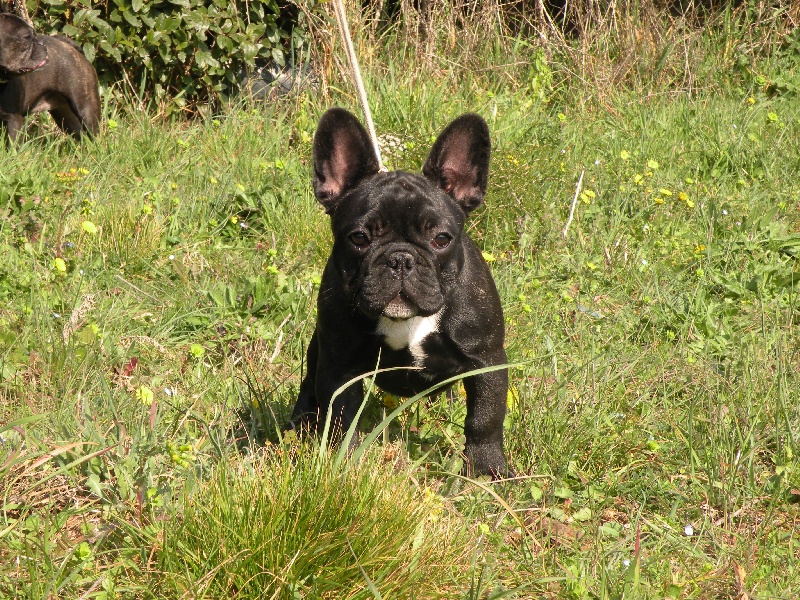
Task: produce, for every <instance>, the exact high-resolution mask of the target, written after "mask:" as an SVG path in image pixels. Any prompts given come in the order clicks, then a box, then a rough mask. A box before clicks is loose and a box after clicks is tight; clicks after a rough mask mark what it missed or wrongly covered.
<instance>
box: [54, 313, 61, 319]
mask: <svg viewBox="0 0 800 600" xmlns="http://www.w3.org/2000/svg"><path fill="white" fill-rule="evenodd" d="M53 318H54V319H60V318H61V315H60V314H58V313H53Z"/></svg>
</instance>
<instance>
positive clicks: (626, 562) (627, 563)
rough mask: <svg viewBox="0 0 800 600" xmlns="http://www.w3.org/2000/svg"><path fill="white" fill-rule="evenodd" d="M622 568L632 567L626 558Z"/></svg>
mask: <svg viewBox="0 0 800 600" xmlns="http://www.w3.org/2000/svg"><path fill="white" fill-rule="evenodd" d="M622 566H623V567H630V566H631V561H630V560H628V559H627V558H626V559H625V560H623V561H622Z"/></svg>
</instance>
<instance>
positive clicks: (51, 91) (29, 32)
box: [0, 14, 100, 141]
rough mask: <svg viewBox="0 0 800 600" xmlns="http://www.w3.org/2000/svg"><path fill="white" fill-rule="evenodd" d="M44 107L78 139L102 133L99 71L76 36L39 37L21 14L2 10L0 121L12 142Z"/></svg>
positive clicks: (65, 130)
mask: <svg viewBox="0 0 800 600" xmlns="http://www.w3.org/2000/svg"><path fill="white" fill-rule="evenodd" d="M44 110H47V111H50V114H51V115H52V116H53V119H55V122H56V124H57V125H58V126H59V127H60V128H61V130H62V131H64V132H66V133H70V134H72V135H73V136H74V137H75V138H80V137H81V134H83V133H84V132H89V133H92V134H95V133H97V131H98V129H99V125H100V94H99V92H98V87H97V73H96V72H95V70H94V67H92V65H91V63H90V62H89V61H88V60H86V57H85V56H84V55H83V52H82V51H81V49H80V46H78V45H77V44H76V43H75V42H73V41H72V40H70V39H68V38H65V37H63V36H47V35H37V34H36V33H35V32H34V31H33V28H31V26H30V25H28V24H27V23H26V22H25V21H23V20H22V19H20V18H19V17H17V16H15V15H11V14H0V122H3V123H4V124H5V127H6V130H7V132H8V136H9V137H10V138H11V140H12V141H13V140H15V139H16V138H17V135H18V134H19V131H20V129H22V125H23V122H24V120H25V116H26V115H29V114H31V113H37V112H41V111H44Z"/></svg>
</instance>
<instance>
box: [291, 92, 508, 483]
mask: <svg viewBox="0 0 800 600" xmlns="http://www.w3.org/2000/svg"><path fill="white" fill-rule="evenodd" d="M490 145H491V142H490V138H489V128H488V127H487V125H486V122H485V121H484V120H483V119H482V118H481V117H479V116H478V115H475V114H465V115H462V116H461V117H459V118H457V119H456V120H455V121H453V122H452V123H450V124H449V125H448V126H447V127H446V128H445V129H444V131H443V132H442V133H441V135H440V136H439V137H438V139H437V140H436V142H435V143H434V144H433V147H432V148H431V151H430V154H429V156H428V158H427V160H426V161H425V165H424V166H423V168H422V175H413V174H410V173H405V172H403V171H394V172H391V173H382V172H379V170H378V159H377V157H376V155H375V152H374V150H373V148H372V144H371V143H370V139H369V136H368V134H367V132H366V130H365V129H364V127H362V125H361V124H360V123H359V122H358V120H357V119H356V118H355V117H354V116H353V115H352V114H350V113H349V112H347V111H346V110H343V109H336V108H335V109H331V110H329V111H328V112H326V113H325V115H324V116H323V117H322V119H321V120H320V123H319V127H318V128H317V132H316V135H315V138H314V193H315V195H316V197H317V199H318V200H319V202H320V203H321V204H322V205H323V207H324V208H325V210H326V211H327V213H328V214H329V215H330V217H331V226H332V228H333V236H334V242H333V251H332V253H331V256H330V259H329V260H328V264H327V266H326V267H325V271H324V273H323V275H322V283H321V285H320V289H319V298H318V304H317V308H318V314H317V325H316V330H315V331H314V335H313V337H312V339H311V343H310V344H309V347H308V373H307V374H306V377H305V379H304V380H303V382H302V384H301V386H300V394H299V397H298V399H297V403H296V405H295V407H294V413H293V415H292V423H291V425H290V427H292V428H300V429H310V430H315V429H316V428H317V427H318V426H319V427H321V426H322V424H324V422H325V419H326V416H327V414H328V411H331V410H332V411H333V414H332V415H331V416H332V423H333V425H334V427H335V428H337V429H338V430H340V431H346V430H347V429H348V428H349V426H350V424H351V423H352V421H353V419H354V418H355V414H356V412H357V410H358V408H359V406H360V405H361V402H362V400H363V397H364V396H363V388H362V386H361V385H358V384H354V385H351V386H350V387H348V388H347V389H346V390H345V391H344V392H343V393H342V394H340V395H339V396H337V397H336V398H335V399H333V401H332V400H331V399H332V396H333V394H334V392H335V391H336V390H337V389H338V388H339V387H340V386H341V385H343V384H345V383H346V382H347V381H349V380H350V379H352V378H353V377H356V376H358V375H361V374H363V373H367V372H369V371H372V370H373V369H375V366H376V364H377V363H378V361H379V357H380V365H379V366H380V367H381V368H386V367H414V369H413V370H411V369H402V370H394V371H389V372H384V373H380V374H378V376H377V384H378V385H379V386H380V387H381V388H382V389H384V390H386V391H388V392H390V393H392V394H397V395H399V396H412V395H414V394H416V393H419V392H422V391H424V390H426V389H428V388H430V387H432V386H435V385H437V384H439V383H442V382H443V381H445V380H446V379H448V378H450V377H454V376H458V375H463V374H465V373H467V372H469V371H472V370H475V369H479V368H482V367H488V366H497V365H504V364H506V353H505V350H504V349H503V341H504V336H505V328H504V320H503V310H502V307H501V305H500V297H499V295H498V293H497V289H496V288H495V285H494V281H493V279H492V274H491V271H490V269H489V266H488V265H487V263H486V261H485V260H484V258H483V256H482V254H481V252H480V250H479V249H478V247H477V246H476V245H475V243H474V242H473V241H472V240H471V239H470V238H469V236H468V235H467V234H466V233H465V232H464V222H465V221H466V219H467V216H468V215H469V214H470V213H471V212H472V211H473V210H474V209H476V208H477V207H478V206H480V205H481V204H482V203H483V197H484V194H485V193H486V184H487V177H488V173H489V156H490ZM464 388H465V389H466V392H467V417H466V421H465V423H464V433H465V435H466V445H465V449H464V453H465V458H466V463H465V469H464V470H465V471H466V472H467V473H471V474H475V475H477V474H488V475H491V476H492V477H495V478H499V477H505V476H507V475H509V470H508V467H507V465H506V457H505V454H504V451H503V419H504V417H505V414H506V401H507V392H508V373H507V370H506V369H500V370H496V371H491V372H487V373H481V374H477V375H470V376H468V377H466V378H465V379H464Z"/></svg>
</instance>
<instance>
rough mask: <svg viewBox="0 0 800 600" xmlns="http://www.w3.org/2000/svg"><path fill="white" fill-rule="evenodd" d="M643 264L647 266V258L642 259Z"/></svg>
mask: <svg viewBox="0 0 800 600" xmlns="http://www.w3.org/2000/svg"><path fill="white" fill-rule="evenodd" d="M642 264H643V265H644V266H645V267H646V266H647V261H646V260H645V259H642Z"/></svg>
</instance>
